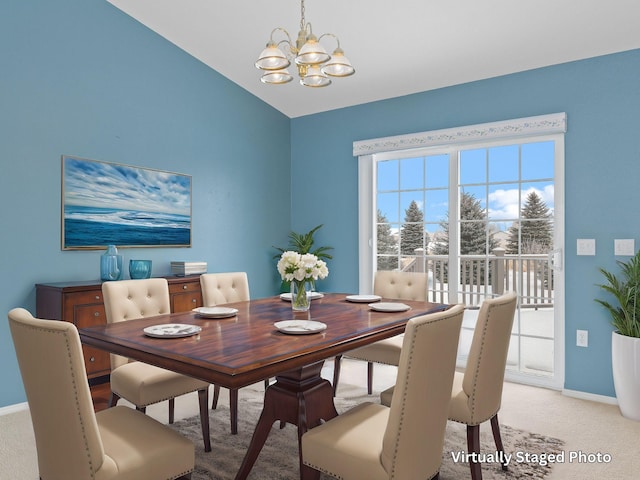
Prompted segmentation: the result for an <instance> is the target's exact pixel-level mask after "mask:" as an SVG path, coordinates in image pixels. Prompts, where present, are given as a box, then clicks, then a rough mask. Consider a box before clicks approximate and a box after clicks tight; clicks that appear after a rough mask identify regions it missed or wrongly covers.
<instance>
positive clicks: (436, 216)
mask: <svg viewBox="0 0 640 480" xmlns="http://www.w3.org/2000/svg"><path fill="white" fill-rule="evenodd" d="M425 200H426V202H425V209H424V212H425V220H426V221H427V222H443V221H445V220H446V219H447V213H448V211H449V190H427V191H426V194H425Z"/></svg>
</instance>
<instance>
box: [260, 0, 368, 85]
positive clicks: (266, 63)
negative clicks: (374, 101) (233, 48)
mask: <svg viewBox="0 0 640 480" xmlns="http://www.w3.org/2000/svg"><path fill="white" fill-rule="evenodd" d="M300 14H301V18H300V31H299V32H298V38H297V39H296V41H295V43H294V42H292V41H291V36H290V35H289V32H287V31H286V30H285V29H284V28H282V27H277V28H274V29H273V30H272V31H271V36H270V38H269V42H268V43H267V46H266V48H265V49H264V50H263V51H262V53H261V54H260V57H259V58H258V60H257V61H256V68H259V69H260V70H264V71H265V73H264V74H263V75H262V77H261V78H260V80H261V81H262V82H263V83H268V84H272V85H281V84H283V83H288V82H290V81H291V80H293V76H292V75H291V74H290V73H289V70H287V67H289V65H291V61H292V60H293V62H294V63H295V66H296V68H297V69H298V75H299V76H300V84H302V85H304V86H306V87H326V86H328V85H330V84H331V78H329V77H348V76H349V75H353V74H354V73H355V72H356V71H355V69H354V68H353V66H352V65H351V62H350V61H349V59H347V57H345V56H344V52H343V51H342V49H341V48H340V40H338V37H336V36H335V35H334V34H332V33H325V34H323V35H320V38H317V37H316V36H315V35H314V34H313V32H312V31H311V24H310V23H307V22H306V20H305V18H304V0H301V2H300ZM277 32H280V33H282V34H284V36H286V38H285V39H282V40H280V41H278V42H276V41H275V39H274V35H275V34H276V33H277ZM324 37H331V38H333V39H335V41H336V43H337V47H336V49H335V50H334V51H333V53H332V54H331V55H329V54H328V53H327V51H326V50H325V49H324V47H323V46H322V45H321V44H320V40H322V39H323V38H324ZM280 47H283V49H284V51H283V50H282V49H281V48H280ZM285 52H286V53H285Z"/></svg>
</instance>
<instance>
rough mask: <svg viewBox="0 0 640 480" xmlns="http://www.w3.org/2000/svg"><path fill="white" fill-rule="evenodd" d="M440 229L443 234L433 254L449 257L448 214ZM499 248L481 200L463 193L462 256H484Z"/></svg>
mask: <svg viewBox="0 0 640 480" xmlns="http://www.w3.org/2000/svg"><path fill="white" fill-rule="evenodd" d="M440 227H441V229H442V232H443V234H442V237H441V238H440V240H439V241H438V243H437V244H436V245H435V246H434V249H433V253H434V254H436V255H447V254H448V253H449V214H448V213H447V217H446V219H445V220H443V221H442V222H440ZM487 235H488V236H489V238H488V239H487ZM487 242H488V245H487ZM497 246H498V242H497V241H496V239H495V238H494V231H493V230H491V229H489V228H488V225H487V212H486V211H485V209H484V208H482V204H481V203H480V200H478V199H477V198H476V197H475V196H474V195H473V194H471V193H467V192H462V194H461V195H460V254H461V255H483V254H485V253H490V252H492V251H493V249H494V248H496V247H497ZM487 247H488V248H487Z"/></svg>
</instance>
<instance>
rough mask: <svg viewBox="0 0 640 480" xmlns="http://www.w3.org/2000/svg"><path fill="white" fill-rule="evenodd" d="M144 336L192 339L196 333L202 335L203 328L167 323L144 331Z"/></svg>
mask: <svg viewBox="0 0 640 480" xmlns="http://www.w3.org/2000/svg"><path fill="white" fill-rule="evenodd" d="M143 331H144V334H145V335H148V336H150V337H156V338H180V337H190V336H191V335H195V334H196V333H200V332H201V331H202V328H200V327H199V326H197V325H187V324H184V323H165V324H162V325H153V326H151V327H147V328H145V329H144V330H143Z"/></svg>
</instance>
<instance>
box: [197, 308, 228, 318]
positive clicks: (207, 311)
mask: <svg viewBox="0 0 640 480" xmlns="http://www.w3.org/2000/svg"><path fill="white" fill-rule="evenodd" d="M193 311H194V312H195V313H197V314H198V315H200V316H201V317H204V318H226V317H235V316H236V315H237V314H238V309H237V308H230V307H198V308H194V309H193Z"/></svg>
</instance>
